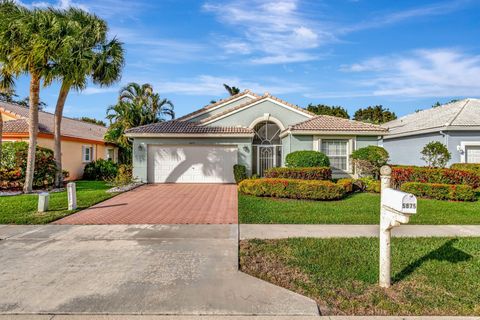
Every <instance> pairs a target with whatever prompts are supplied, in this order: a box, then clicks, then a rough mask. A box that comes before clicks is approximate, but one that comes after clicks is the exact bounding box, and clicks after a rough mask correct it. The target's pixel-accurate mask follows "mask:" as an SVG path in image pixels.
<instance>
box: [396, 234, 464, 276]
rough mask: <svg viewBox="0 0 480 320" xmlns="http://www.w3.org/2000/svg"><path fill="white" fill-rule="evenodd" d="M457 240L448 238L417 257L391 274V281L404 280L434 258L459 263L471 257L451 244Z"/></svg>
mask: <svg viewBox="0 0 480 320" xmlns="http://www.w3.org/2000/svg"><path fill="white" fill-rule="evenodd" d="M457 241H458V239H451V240H448V241H447V242H445V243H444V244H443V245H442V246H440V247H438V248H437V249H435V250H433V251H430V252H429V253H428V254H426V255H424V256H423V257H421V258H420V259H417V260H415V261H414V262H412V263H410V264H409V265H408V266H406V267H405V268H404V269H403V270H402V271H400V272H399V273H397V274H396V275H395V276H393V279H392V280H393V282H394V283H396V282H400V281H402V280H404V279H405V278H406V277H408V276H409V275H411V274H412V273H413V272H414V271H415V270H416V269H417V268H420V267H421V266H422V264H423V263H425V262H427V261H431V260H436V261H447V262H450V263H459V262H465V261H468V260H470V259H472V258H473V257H472V256H471V255H470V254H468V253H466V252H464V251H462V250H459V249H457V248H455V247H454V246H453V244H454V243H455V242H457Z"/></svg>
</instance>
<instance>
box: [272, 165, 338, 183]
mask: <svg viewBox="0 0 480 320" xmlns="http://www.w3.org/2000/svg"><path fill="white" fill-rule="evenodd" d="M265 177H266V178H286V179H301V180H331V179H332V170H331V169H330V168H328V167H313V168H271V169H269V170H267V172H266V173H265Z"/></svg>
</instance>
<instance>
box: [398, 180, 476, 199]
mask: <svg viewBox="0 0 480 320" xmlns="http://www.w3.org/2000/svg"><path fill="white" fill-rule="evenodd" d="M401 190H402V191H404V192H409V193H412V194H414V195H416V196H419V197H425V198H431V199H437V200H456V201H475V200H477V196H476V192H475V190H474V189H473V188H472V187H471V186H467V185H461V184H460V185H454V184H441V183H421V182H406V183H404V184H402V187H401Z"/></svg>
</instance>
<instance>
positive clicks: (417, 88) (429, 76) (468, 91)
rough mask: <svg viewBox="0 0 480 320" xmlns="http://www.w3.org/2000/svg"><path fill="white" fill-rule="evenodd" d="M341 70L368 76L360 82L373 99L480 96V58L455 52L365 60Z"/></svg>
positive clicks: (435, 51) (429, 51) (428, 51)
mask: <svg viewBox="0 0 480 320" xmlns="http://www.w3.org/2000/svg"><path fill="white" fill-rule="evenodd" d="M341 70H342V71H346V72H357V73H365V75H368V79H367V80H360V81H357V82H356V83H358V84H359V85H361V86H363V87H364V88H368V90H369V91H368V92H370V94H371V95H372V96H403V97H449V96H480V82H479V81H478V75H479V74H480V55H470V54H467V53H465V52H462V51H459V50H456V49H424V50H416V51H413V52H411V53H408V54H403V55H391V56H384V57H377V58H373V59H369V60H366V61H364V62H360V63H357V64H353V65H351V66H343V67H342V68H341Z"/></svg>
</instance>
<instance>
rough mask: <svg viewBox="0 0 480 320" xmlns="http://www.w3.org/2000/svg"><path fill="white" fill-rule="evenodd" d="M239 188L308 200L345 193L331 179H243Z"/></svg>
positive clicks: (245, 192) (328, 198)
mask: <svg viewBox="0 0 480 320" xmlns="http://www.w3.org/2000/svg"><path fill="white" fill-rule="evenodd" d="M239 190H240V192H242V193H244V194H248V195H253V196H257V197H278V198H290V199H308V200H337V199H341V198H343V197H344V196H345V194H346V191H345V188H344V186H343V185H341V184H337V183H333V182H331V181H325V180H298V179H273V178H262V179H247V180H243V181H242V182H240V184H239Z"/></svg>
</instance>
